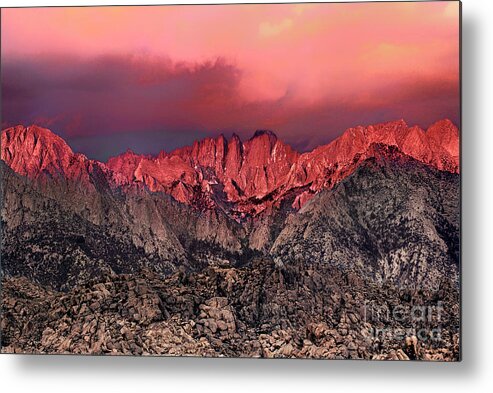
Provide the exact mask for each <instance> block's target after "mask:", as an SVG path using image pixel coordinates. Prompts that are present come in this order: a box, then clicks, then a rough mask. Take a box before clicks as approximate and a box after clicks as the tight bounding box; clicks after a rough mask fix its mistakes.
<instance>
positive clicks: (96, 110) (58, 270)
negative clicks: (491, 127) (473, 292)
mask: <svg viewBox="0 0 493 393" xmlns="http://www.w3.org/2000/svg"><path fill="white" fill-rule="evenodd" d="M1 22H2V23H1V34H2V36H1V44H2V48H1V50H2V51H1V71H2V72H1V96H2V131H1V162H0V165H1V171H2V206H1V207H2V209H1V224H2V247H1V267H2V281H1V283H2V288H1V295H2V319H1V349H2V352H3V353H28V354H90V355H139V356H140V355H142V356H144V355H166V356H204V357H217V356H226V357H262V358H314V359H367V360H370V359H371V360H434V361H457V360H460V174H459V172H460V161H459V158H460V157H459V155H460V154H459V126H460V48H459V46H460V3H459V2H457V1H437V2H384V3H372V2H366V3H319V4H308V3H305V4H303V3H299V4H251V5H205V6H193V5H191V6H180V5H176V6H174V5H173V6H127V7H123V6H121V7H56V8H8V9H2V11H1Z"/></svg>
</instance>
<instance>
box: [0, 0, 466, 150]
mask: <svg viewBox="0 0 493 393" xmlns="http://www.w3.org/2000/svg"><path fill="white" fill-rule="evenodd" d="M458 21H459V3H458V2H454V1H451V2H447V1H443V2H401V3H356V4H350V3H346V4H343V3H333V4H277V5H215V6H148V7H145V6H142V7H140V6H139V7H91V8H88V7H85V8H81V7H79V8H78V7H74V8H31V9H20V8H19V9H3V10H2V65H5V66H6V67H5V69H6V70H7V75H6V76H5V75H4V77H3V80H2V82H4V83H5V82H6V83H7V87H8V89H7V92H4V91H2V94H3V97H4V99H5V98H6V99H8V98H9V97H8V96H7V94H11V101H10V102H11V104H9V105H7V107H5V108H4V118H5V117H7V121H13V122H18V121H21V120H23V119H25V121H31V120H36V119H38V120H39V119H41V120H42V121H46V122H49V121H50V122H52V124H55V125H57V126H58V127H60V128H62V126H65V127H66V128H67V127H69V126H70V127H71V129H70V130H65V131H63V132H66V133H68V134H70V135H71V136H74V138H75V137H79V138H82V137H87V136H88V135H93V134H99V133H101V132H104V131H101V128H107V127H105V124H103V123H101V126H100V127H98V124H95V123H94V122H92V123H91V122H86V121H84V117H85V115H88V114H89V113H92V112H91V111H94V110H96V108H93V107H91V105H90V104H88V101H90V99H89V98H88V97H87V94H88V93H87V91H85V90H84V89H83V87H81V86H79V85H77V84H76V86H78V87H74V84H73V83H72V82H73V81H72V79H74V78H75V79H77V78H79V76H81V77H82V76H83V78H86V79H91V80H92V81H101V85H105V84H107V83H108V78H110V79H111V78H113V76H112V75H108V73H110V72H109V69H111V68H112V67H114V66H115V64H116V68H117V70H120V71H119V73H118V75H120V76H119V77H120V78H121V79H119V81H120V84H119V85H120V87H119V88H121V85H122V84H123V85H125V84H129V83H130V84H132V83H133V85H132V86H134V87H133V90H138V89H139V86H140V87H141V89H140V90H139V91H140V93H138V94H137V93H136V92H134V91H132V92H126V93H123V92H122V91H120V90H118V93H117V91H116V90H115V95H116V96H115V97H114V99H115V100H124V99H125V94H128V95H129V96H128V97H127V98H128V100H127V101H128V102H123V101H122V102H121V103H120V104H119V105H117V104H116V103H113V104H111V105H110V106H111V108H109V112H108V115H109V116H113V115H114V113H113V112H111V111H112V110H115V111H120V112H121V111H122V108H127V107H128V106H130V105H131V101H132V100H134V99H136V97H135V95H136V94H137V95H139V94H141V95H144V96H143V97H142V100H143V101H144V102H147V101H146V100H149V105H150V106H153V105H154V101H153V100H162V99H163V94H164V93H163V92H159V93H158V92H157V90H159V89H160V88H162V89H165V88H166V89H167V92H171V93H173V94H174V95H175V96H176V97H177V98H176V100H174V101H173V102H172V105H173V107H174V108H175V109H174V110H173V116H172V114H169V115H161V114H159V113H158V112H159V105H157V104H156V107H155V109H154V110H153V111H152V113H147V116H151V117H152V116H153V113H156V119H155V122H154V123H153V122H144V123H145V127H146V129H147V130H153V131H156V130H157V129H158V128H159V124H162V127H168V128H170V127H171V128H173V131H179V130H181V129H183V130H185V129H186V130H191V129H192V128H193V127H196V129H197V131H200V132H203V133H204V134H207V133H215V132H219V131H226V132H228V131H233V130H237V131H239V132H240V133H241V132H245V133H247V132H251V131H254V130H255V129H256V128H273V129H275V130H276V131H278V133H279V134H283V135H284V136H285V137H286V139H288V140H289V141H291V143H293V144H295V145H297V144H298V145H300V146H301V145H304V146H301V148H309V147H313V145H314V144H318V143H321V142H324V141H325V140H328V139H331V138H333V137H334V136H336V135H337V134H338V133H340V132H341V131H342V129H341V128H343V127H346V126H350V125H356V124H359V123H365V122H372V121H373V120H375V121H380V120H384V119H383V117H385V116H388V117H390V118H389V119H388V120H393V118H395V117H397V118H401V117H404V118H405V119H406V120H408V122H411V123H413V122H416V123H420V124H422V125H423V126H426V125H427V124H425V123H428V122H431V121H433V120H435V119H438V118H440V117H451V118H452V120H453V121H456V122H457V121H458V116H459V113H458V110H459V107H458V105H459V98H458V81H459V23H458ZM115 62H116V63H115ZM95 64H96V65H97V66H96V65H95ZM36 65H39V67H38V70H37V71H36V72H38V73H39V75H38V76H37V81H38V82H39V84H40V90H42V89H52V88H53V86H54V85H56V84H58V83H62V81H61V80H58V79H56V78H57V75H58V76H60V78H62V79H63V80H64V81H66V80H68V79H70V80H71V81H72V82H71V83H72V84H70V94H69V95H68V96H67V97H70V98H71V99H73V100H76V101H77V100H79V101H80V103H81V104H80V111H79V112H77V113H76V111H75V109H74V108H71V107H70V106H69V105H67V104H66V103H65V102H63V101H66V99H65V98H66V97H64V96H63V94H62V93H60V88H59V90H58V91H56V92H51V93H50V94H48V93H42V92H40V93H39V94H41V96H43V95H45V97H44V101H43V100H41V99H39V100H38V101H36V100H34V101H33V102H31V103H30V104H29V103H28V102H26V99H24V101H22V94H21V93H22V89H23V87H22V86H21V85H22V83H21V82H19V86H17V85H16V80H18V79H23V74H22V71H18V70H19V69H21V70H23V69H24V68H25V69H26V71H25V72H26V75H27V73H28V71H27V70H30V69H31V68H32V69H36V68H37V67H36ZM64 65H66V67H65V68H64ZM14 67H15V69H16V70H17V71H15V72H14V71H13V69H14ZM11 69H12V71H11ZM40 69H41V70H44V73H42V72H41V71H40ZM50 69H51V70H53V72H52V73H51V74H50ZM70 70H73V71H70ZM9 71H11V72H9ZM211 72H212V73H213V75H212V76H208V75H209V74H208V73H211ZM29 74H31V75H32V72H29ZM221 74H223V75H224V80H221ZM7 77H9V78H10V79H9V80H6V79H5V78H7ZM209 77H210V80H211V81H210V83H209V82H208V78H209ZM16 78H17V79H16ZM24 79H25V78H24ZM79 79H80V78H79ZM53 80H54V81H55V82H56V83H53ZM43 81H46V82H50V83H46V85H43V83H42V82H43ZM164 81H166V83H164ZM171 81H172V83H171ZM114 82H115V84H117V82H118V81H114ZM35 84H36V83H35ZM110 85H111V84H110ZM50 86H51V87H50ZM105 86H106V85H105ZM111 86H113V85H111ZM65 88H66V87H65ZM108 88H109V87H108ZM108 88H107V89H108ZM74 89H75V90H77V89H79V94H78V95H77V92H76V91H75V92H74ZM95 89H96V88H95ZM86 90H87V89H86ZM184 90H186V91H188V93H189V94H185V92H184ZM107 92H108V90H106V91H105V92H98V93H94V94H95V95H94V99H96V97H99V99H101V95H102V94H103V93H107ZM146 92H147V93H146ZM31 94H38V93H36V92H34V91H33V92H32V93H31ZM67 94H68V93H67ZM122 94H123V96H122ZM173 94H172V95H173ZM46 95H47V96H46ZM180 97H181V98H180ZM107 98H108V97H106V99H107ZM31 99H32V97H31ZM46 100H48V101H49V102H48V103H46V110H43V108H39V106H42V105H43V104H42V102H47V101H46ZM57 100H60V104H59V105H58V106H57V102H56V101H57ZM166 100H171V99H170V98H169V97H167V98H166ZM166 100H165V101H166ZM430 100H431V101H430ZM31 101H32V100H31ZM419 101H421V102H423V101H426V102H427V104H426V105H420V104H419ZM34 102H36V105H37V107H36V108H35V107H33V105H34ZM166 102H168V101H166ZM113 106H116V107H115V108H113ZM57 108H59V110H58V113H57ZM5 110H7V112H6V113H5ZM180 110H181V111H183V113H182V114H181V117H182V118H185V119H186V121H184V122H183V124H181V125H180V121H179V117H180V116H177V114H176V113H177V111H178V112H179V111H180ZM23 111H24V112H26V113H23ZM88 111H89V112H88ZM10 113H12V115H11V116H10ZM372 113H373V114H374V115H373V116H372ZM248 114H250V116H248ZM98 115H100V117H102V118H103V117H104V114H98ZM190 116H195V120H196V121H195V122H194V121H189V119H188V117H190ZM57 117H58V118H60V119H62V118H63V119H64V121H63V122H61V121H60V122H59V123H57V121H56V119H55V118H57ZM96 117H97V116H96ZM54 119H55V120H54ZM77 119H79V120H78V121H77ZM134 119H135V121H134ZM304 119H305V120H306V121H304ZM5 120H6V119H4V123H5ZM139 121H141V119H140V118H139V116H136V117H135V118H132V119H128V121H127V123H128V124H131V126H129V128H128V129H126V130H123V131H125V132H134V131H135V132H138V130H135V128H136V127H138V124H139ZM160 122H161V123H160ZM127 123H125V122H124V124H127ZM134 123H135V124H134ZM151 123H152V124H151ZM78 124H79V125H78ZM124 128H125V127H124ZM111 132H117V130H116V129H115V130H112V131H111ZM188 132H191V133H192V134H193V132H192V131H188ZM308 137H309V138H308ZM303 138H305V139H306V138H308V139H309V140H307V141H302V139H303Z"/></svg>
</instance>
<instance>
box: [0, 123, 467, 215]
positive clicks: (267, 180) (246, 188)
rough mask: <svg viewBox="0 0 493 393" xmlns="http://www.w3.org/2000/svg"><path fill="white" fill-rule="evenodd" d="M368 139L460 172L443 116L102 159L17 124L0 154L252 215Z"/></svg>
mask: <svg viewBox="0 0 493 393" xmlns="http://www.w3.org/2000/svg"><path fill="white" fill-rule="evenodd" d="M373 144H383V145H389V146H396V147H397V148H398V149H399V150H400V151H401V152H402V153H404V154H406V155H408V156H410V157H412V158H414V159H416V160H418V161H421V162H423V163H425V164H427V165H430V166H433V167H435V168H437V169H439V170H443V171H448V172H451V173H458V172H459V133H458V129H457V128H456V127H455V126H454V125H453V123H452V122H450V121H449V120H441V121H438V122H436V123H435V124H433V125H432V126H430V127H429V128H428V130H426V131H424V130H422V129H421V128H419V127H417V126H414V127H408V126H407V124H406V123H405V122H404V121H403V120H400V121H395V122H389V123H383V124H378V125H374V126H369V127H356V128H350V129H348V130H347V131H346V132H344V133H343V134H342V135H341V136H340V137H339V138H337V139H336V140H334V141H333V142H332V143H330V144H328V145H323V146H320V147H318V148H316V149H314V150H312V151H310V152H307V153H302V154H300V153H299V152H297V151H295V150H293V149H292V148H291V147H290V146H289V145H287V144H285V143H283V142H282V141H281V140H279V139H278V138H277V137H276V135H275V134H274V133H273V132H271V131H256V132H255V134H254V135H253V137H252V138H250V139H249V140H247V141H245V142H242V141H241V140H240V138H239V137H238V136H237V135H235V134H234V135H233V136H232V138H231V139H230V140H229V141H228V140H227V139H226V138H225V137H224V136H223V135H220V136H219V137H217V138H207V139H204V140H201V141H196V142H195V143H194V144H193V145H192V146H186V147H183V148H180V149H177V150H174V151H172V152H170V153H166V152H164V151H162V152H161V153H159V155H157V156H146V155H139V154H135V153H133V152H132V151H130V150H128V151H127V152H125V153H123V154H121V155H119V156H116V157H112V158H110V159H109V160H108V162H106V163H102V162H98V161H94V160H90V159H88V158H87V157H85V156H84V155H82V154H80V153H74V152H73V151H72V149H71V148H70V147H69V146H68V145H67V144H66V143H65V141H63V139H62V138H60V137H58V136H56V135H55V134H53V133H52V132H51V131H49V130H47V129H44V128H41V127H37V126H30V127H23V126H17V127H12V128H8V129H6V130H3V131H2V136H1V159H2V160H4V161H5V162H6V163H7V165H8V166H9V167H10V168H12V169H13V170H14V171H15V172H17V173H19V174H21V175H23V176H27V177H29V178H31V179H39V178H42V177H45V176H49V177H52V178H53V177H55V178H65V179H67V180H70V181H73V182H76V183H80V184H81V185H83V186H84V187H87V188H93V187H94V184H92V183H94V182H93V180H92V179H91V176H92V174H93V173H95V172H98V173H101V174H102V175H103V176H104V177H105V178H106V180H107V181H108V184H109V185H110V186H111V187H113V188H115V187H122V188H125V189H128V188H138V187H142V186H144V187H145V188H146V189H147V190H149V191H151V192H164V193H166V194H169V195H171V196H172V197H173V198H174V199H176V200H177V201H179V202H182V203H184V204H187V205H191V206H193V207H195V208H198V209H207V208H220V209H222V210H225V211H226V212H227V213H228V214H229V215H231V216H233V217H244V216H245V215H250V216H255V215H257V214H259V213H260V212H262V211H264V210H265V209H268V208H269V207H272V206H276V207H279V206H280V203H281V202H282V201H283V200H285V199H288V198H291V199H292V198H293V196H294V199H293V201H292V207H293V208H295V209H299V208H301V207H302V206H303V205H304V204H305V203H306V202H307V201H308V200H309V199H310V198H311V197H313V195H315V194H316V193H317V192H319V191H320V190H322V189H327V188H332V187H333V186H334V185H335V184H337V183H338V182H340V181H341V180H342V179H344V178H345V177H347V176H348V175H349V174H351V173H352V172H353V171H354V170H355V168H357V167H358V165H359V164H360V163H361V162H362V161H364V160H365V159H366V158H368V157H371V155H372V150H371V146H372V145H373Z"/></svg>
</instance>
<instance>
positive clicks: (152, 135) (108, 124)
mask: <svg viewBox="0 0 493 393" xmlns="http://www.w3.org/2000/svg"><path fill="white" fill-rule="evenodd" d="M241 77H242V72H241V70H240V69H238V68H237V67H235V66H234V65H232V64H230V63H228V62H227V61H226V60H225V59H221V58H219V59H215V60H214V61H209V62H203V63H177V62H173V61H172V60H171V59H169V58H163V57H159V58H156V57H150V56H123V55H122V56H117V55H114V56H100V57H95V58H91V59H81V58H76V57H68V56H51V57H47V56H45V57H37V58H22V59H20V58H18V59H7V60H6V59H2V126H5V125H13V124H26V125H27V124H33V123H37V124H39V125H43V126H46V127H49V128H50V129H52V130H53V131H55V132H57V133H58V134H60V135H61V136H62V137H64V138H65V139H66V140H67V142H68V143H69V144H70V145H71V146H72V147H73V148H74V149H75V150H77V151H82V152H83V153H85V154H87V155H88V156H89V157H93V158H97V159H102V160H105V159H106V158H108V157H109V156H111V155H114V154H117V153H119V152H121V151H124V150H126V148H131V149H133V150H135V151H137V152H141V153H151V154H155V153H157V152H158V151H159V150H161V149H165V150H167V151H169V150H171V149H173V148H176V147H178V146H181V145H184V144H189V143H191V142H192V141H193V140H194V139H197V138H202V137H204V136H207V135H217V134H219V133H221V132H222V133H225V134H226V135H229V134H230V133H232V132H237V133H239V134H240V135H242V136H243V137H245V138H246V137H249V136H250V135H251V133H253V131H254V130H256V129H260V128H270V129H274V130H275V131H276V132H277V133H278V135H279V136H280V137H281V138H283V139H284V140H285V141H287V142H289V143H291V144H292V145H293V146H294V147H296V148H297V149H299V150H306V149H311V148H313V147H315V146H316V145H318V144H321V143H327V142H329V141H330V140H332V139H333V138H334V137H336V136H337V135H339V134H340V133H341V132H342V131H343V130H344V129H346V128H348V127H351V126H355V125H358V124H371V123H376V122H381V121H388V120H394V119H400V118H404V119H406V120H407V121H408V123H411V124H419V125H421V126H423V127H426V126H427V125H429V124H430V123H432V122H434V121H436V120H438V119H440V118H444V117H448V118H451V120H452V121H454V122H456V123H457V122H458V121H459V118H458V116H459V93H458V82H457V81H453V80H440V79H439V78H438V79H429V80H427V79H422V78H421V79H420V78H417V79H416V80H403V81H402V82H400V83H395V82H394V84H393V85H386V83H385V81H382V84H381V86H382V88H381V89H378V90H376V91H364V92H361V94H359V95H357V96H340V97H336V98H330V99H326V100H321V101H319V102H317V103H314V104H313V103H311V104H310V105H308V104H303V102H300V100H298V99H297V97H296V96H295V95H294V94H291V93H289V92H288V93H287V94H286V95H285V96H284V97H282V98H281V99H278V100H273V101H258V102H245V101H243V100H242V99H241V95H240V93H239V83H240V80H241Z"/></svg>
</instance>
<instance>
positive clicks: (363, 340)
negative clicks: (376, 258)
mask: <svg viewBox="0 0 493 393" xmlns="http://www.w3.org/2000/svg"><path fill="white" fill-rule="evenodd" d="M3 297H4V299H3V304H4V314H3V319H2V333H3V335H2V344H3V348H2V350H3V352H8V353H26V352H27V353H72V354H106V355H169V356H181V355H184V356H214V357H217V356H229V357H265V358H316V359H379V360H384V359H391V360H414V359H423V360H445V361H452V360H457V359H458V358H459V309H458V307H459V303H458V294H457V291H455V290H454V288H451V287H448V286H447V285H446V284H443V285H442V287H441V288H439V289H438V290H437V291H420V290H397V289H396V288H394V287H391V286H377V285H373V284H371V283H368V282H365V281H364V280H362V279H361V277H359V276H358V275H357V274H356V273H354V274H345V273H344V274H342V273H341V272H340V271H338V269H335V268H331V267H329V266H323V265H320V264H315V265H311V266H302V265H300V266H290V267H286V268H280V267H277V266H275V264H274V263H273V262H272V261H268V260H256V261H254V262H253V263H252V265H251V266H249V267H245V268H240V269H237V268H207V269H205V270H204V271H202V272H200V273H191V274H187V273H184V272H181V273H176V274H174V275H172V276H170V277H167V278H165V279H164V280H163V279H162V278H161V277H159V276H157V275H155V274H153V273H150V272H147V273H143V274H142V275H113V276H108V277H105V278H104V279H103V280H101V281H100V282H91V283H87V284H86V285H81V286H77V287H76V288H74V289H73V290H71V291H69V292H68V293H61V292H55V291H50V290H46V289H43V288H41V287H40V286H38V285H35V284H33V283H31V282H30V281H28V280H26V279H24V278H9V279H4V281H3ZM413 310H414V311H413ZM423 310H424V311H423ZM397 312H400V313H401V314H400V316H398V314H397ZM413 312H414V313H416V312H417V314H416V315H415V316H413V315H412V313H413ZM421 313H424V314H421ZM418 314H419V315H418Z"/></svg>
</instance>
